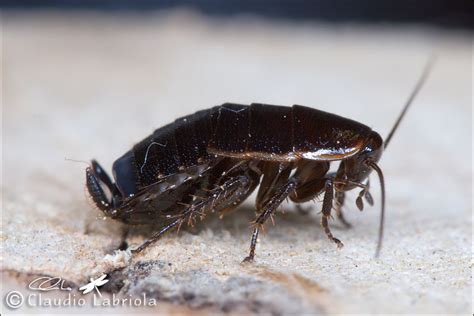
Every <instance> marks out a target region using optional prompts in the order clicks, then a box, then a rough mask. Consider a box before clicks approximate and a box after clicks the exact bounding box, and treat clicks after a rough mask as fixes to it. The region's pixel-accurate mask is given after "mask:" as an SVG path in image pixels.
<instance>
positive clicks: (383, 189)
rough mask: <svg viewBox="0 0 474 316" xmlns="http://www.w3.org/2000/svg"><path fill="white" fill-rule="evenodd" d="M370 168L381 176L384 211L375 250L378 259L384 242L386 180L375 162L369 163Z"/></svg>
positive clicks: (381, 213)
mask: <svg viewBox="0 0 474 316" xmlns="http://www.w3.org/2000/svg"><path fill="white" fill-rule="evenodd" d="M369 166H370V167H372V169H374V170H375V171H376V172H377V174H378V175H379V180H380V188H381V191H382V210H381V212H380V224H379V238H378V241H377V249H376V250H375V257H376V258H377V257H378V256H379V254H380V249H382V240H383V226H384V221H385V180H384V178H383V173H382V169H380V167H379V166H377V164H376V163H375V162H373V161H371V162H369Z"/></svg>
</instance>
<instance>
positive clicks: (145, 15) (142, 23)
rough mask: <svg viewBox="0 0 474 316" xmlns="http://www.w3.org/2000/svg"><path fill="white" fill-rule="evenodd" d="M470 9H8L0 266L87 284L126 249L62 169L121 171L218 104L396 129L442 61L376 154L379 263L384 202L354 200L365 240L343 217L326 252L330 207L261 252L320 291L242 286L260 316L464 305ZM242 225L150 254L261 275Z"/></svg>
mask: <svg viewBox="0 0 474 316" xmlns="http://www.w3.org/2000/svg"><path fill="white" fill-rule="evenodd" d="M472 6H473V2H472V0H466V1H447V0H445V1H443V0H420V1H331V0H323V1H321V0H320V1H299V0H297V1H285V0H278V1H263V0H256V1H236V0H229V1H217V0H214V1H213V0H208V1H206V0H203V1H125V0H117V1H100V0H90V1H79V0H70V1H52V0H49V1H48V0H46V1H41V2H40V1H5V0H4V1H1V7H2V15H1V26H2V51H1V52H2V66H1V67H2V68H1V75H2V101H3V102H2V103H3V104H2V105H3V107H2V119H3V120H2V124H3V126H2V144H3V154H2V158H3V159H2V162H3V165H2V166H3V168H2V170H3V177H2V182H3V184H2V200H3V208H2V215H3V222H2V225H3V230H4V232H5V234H4V237H2V243H3V246H4V258H7V260H5V261H4V263H3V266H2V268H3V269H4V270H9V271H15V272H16V273H18V274H19V275H21V274H32V275H35V274H41V275H58V274H59V275H61V276H62V277H63V278H64V279H67V280H70V281H73V282H77V283H80V282H82V280H87V279H88V277H89V275H88V274H89V273H90V271H92V270H93V268H94V269H98V267H99V268H100V267H102V265H103V264H104V260H102V258H103V256H104V253H105V252H107V251H108V250H107V249H110V248H111V247H112V248H113V245H114V242H116V241H117V240H118V239H119V236H120V234H119V233H118V232H119V230H118V229H115V228H116V226H114V225H115V224H114V223H109V222H107V225H103V223H104V222H103V221H97V220H96V219H97V218H98V217H99V216H100V214H99V212H97V211H96V210H95V209H94V208H93V207H91V206H90V205H89V204H88V203H87V197H86V196H85V194H84V169H85V167H86V165H85V164H83V163H76V162H71V161H67V160H65V159H64V158H69V159H75V160H83V161H89V160H90V159H91V158H96V159H98V160H99V162H100V163H101V164H102V165H103V166H104V167H105V168H106V169H107V170H110V167H111V165H112V163H113V161H114V160H115V159H116V158H117V157H119V156H121V155H122V154H123V153H124V152H125V151H127V150H129V149H130V148H131V146H133V144H135V143H136V142H138V141H140V140H141V139H142V138H144V137H146V136H147V135H149V134H150V133H151V132H152V131H153V130H154V129H155V128H158V127H160V126H163V125H164V124H167V123H169V122H171V121H173V120H174V119H176V118H178V117H180V116H183V115H187V114H190V113H193V112H195V111H198V110H201V109H204V108H208V107H211V106H214V105H219V104H222V103H224V102H236V103H244V104H249V103H252V102H261V103H270V104H280V105H292V104H302V105H307V106H312V107H315V108H319V109H321V110H325V111H329V112H333V113H336V114H339V115H342V116H345V117H349V118H352V119H355V120H357V121H360V122H362V123H364V124H366V125H368V126H370V127H372V128H373V129H374V130H376V131H378V132H379V133H380V134H381V135H382V136H385V135H387V133H388V131H389V130H390V128H391V126H392V124H393V122H394V121H395V119H396V117H397V116H398V114H399V111H400V109H401V108H402V106H403V103H404V102H405V100H406V98H407V97H408V95H409V94H410V92H411V91H412V89H413V87H414V85H415V83H416V81H417V79H418V78H419V76H420V73H421V70H422V68H423V67H424V64H425V63H426V61H427V60H428V59H429V57H430V56H431V55H433V54H435V55H436V56H437V62H436V65H435V67H434V69H433V72H432V74H431V75H430V77H429V79H428V81H427V83H426V85H425V87H424V88H423V89H422V91H421V92H420V95H419V96H418V97H417V99H416V101H415V103H414V105H413V107H412V108H411V109H410V111H409V112H408V115H407V117H406V119H405V120H404V122H403V123H402V124H401V126H400V129H399V131H398V132H397V134H396V135H395V137H394V138H393V141H392V142H391V145H390V149H389V150H388V151H387V153H386V154H385V155H384V157H383V159H382V167H383V168H384V172H385V175H386V179H387V180H386V181H387V188H388V200H387V205H388V209H389V211H388V215H387V222H386V236H385V241H384V243H385V245H384V251H383V257H382V258H381V259H380V260H375V259H374V258H373V251H374V249H375V248H374V247H375V236H376V232H377V227H378V226H377V225H378V207H377V206H376V207H375V208H371V209H368V210H367V211H366V210H364V212H363V213H361V212H359V211H357V210H356V208H355V206H354V205H353V204H354V200H355V198H354V197H350V198H349V200H350V201H352V202H350V203H352V205H351V206H348V211H347V213H346V214H347V215H346V216H347V217H348V219H349V221H350V222H351V223H352V224H353V225H354V228H353V229H351V230H347V231H346V230H343V229H341V228H340V226H337V222H335V221H334V222H332V225H334V229H333V232H334V233H335V234H337V236H338V237H340V238H341V239H342V240H343V241H344V242H345V247H344V250H343V251H340V252H339V251H336V250H335V249H333V248H334V247H332V246H333V245H332V244H330V243H329V242H328V241H327V240H326V238H325V236H324V233H323V232H322V231H321V229H319V224H318V220H319V217H318V216H319V214H318V211H319V210H316V209H315V211H314V212H313V213H312V214H311V215H310V216H312V217H314V219H312V220H311V221H308V220H306V219H305V218H303V217H291V214H290V215H287V217H286V218H285V216H286V215H278V216H283V218H281V219H280V218H279V217H278V216H277V225H276V226H275V227H271V228H270V229H269V232H268V234H267V235H265V236H264V237H262V238H263V240H262V242H261V243H260V244H259V248H258V250H257V253H258V256H259V257H258V260H259V261H258V264H259V265H258V267H259V268H262V267H264V268H268V269H274V270H278V271H279V272H281V273H283V274H284V275H287V276H288V275H293V274H292V273H298V275H303V276H304V277H305V278H307V279H308V280H311V281H312V282H317V284H319V285H318V286H320V287H321V288H323V289H324V297H319V298H317V299H315V297H314V295H315V294H314V292H311V291H308V290H307V289H306V288H303V289H302V290H301V289H300V290H299V291H296V292H295V291H294V290H289V291H288V292H283V294H281V295H282V296H278V298H277V299H274V298H268V300H265V295H263V296H262V295H261V294H262V293H254V292H252V291H254V289H247V288H245V289H241V291H240V292H239V290H236V292H233V293H237V294H235V295H237V296H236V297H234V299H236V300H237V301H238V302H241V304H242V306H244V305H245V302H246V300H247V299H248V297H250V296H252V297H255V300H257V303H258V304H257V303H255V304H254V305H252V306H259V307H258V308H260V309H257V311H267V312H268V311H270V312H274V313H276V314H279V313H285V312H286V313H287V314H288V313H325V312H327V313H349V312H351V313H357V312H359V313H369V312H378V313H381V312H392V313H406V312H412V313H416V312H418V313H430V312H431V313H466V312H470V311H471V304H472V301H471V298H472V297H471V294H472V292H471V281H472V280H471V263H470V261H471V255H470V254H471V252H472V251H471V245H472V237H471V224H470V223H471V212H472V206H471V205H472V204H471V201H472V184H471V180H472V170H471V161H472V154H471V152H472V151H471V149H472V136H471V135H472V130H471V127H472V27H473V21H474V19H473V18H472ZM377 190H378V188H377V186H376V185H375V186H374V192H373V193H372V195H373V196H374V197H375V198H376V199H377V201H378V196H379V195H378V194H379V193H378V192H377ZM316 205H317V206H312V207H314V208H318V207H319V205H318V204H316ZM247 209H249V210H252V209H253V199H252V198H251V199H249V201H248V202H247ZM248 213H249V215H248V216H243V217H242V219H240V217H239V216H240V214H236V216H235V217H230V219H227V220H226V221H225V224H223V225H222V226H220V225H221V224H216V223H215V224H214V226H212V225H211V226H210V227H211V233H206V234H199V233H196V234H195V235H192V236H191V237H190V235H187V234H186V233H183V234H181V235H179V236H180V237H179V238H178V237H177V238H175V239H172V240H171V241H168V242H167V243H165V244H163V245H162V246H158V247H156V249H157V250H156V251H159V253H158V254H156V253H155V256H154V257H153V256H151V257H149V258H148V260H157V258H158V259H159V260H161V261H163V262H172V263H173V271H172V273H178V272H179V273H181V272H183V271H184V272H186V271H189V270H192V269H198V270H199V269H204V270H205V272H206V273H208V275H209V278H213V277H215V278H218V279H219V278H220V279H222V278H224V277H229V276H234V275H246V276H248V277H249V278H250V277H252V278H253V277H254V275H253V276H252V273H251V271H250V272H249V271H248V270H245V269H244V268H241V267H240V266H239V264H238V263H239V262H240V260H241V259H242V257H243V255H244V254H246V252H247V248H248V242H249V236H250V235H249V234H250V230H249V225H248V221H249V220H250V218H251V217H252V215H253V214H252V212H248ZM290 213H291V212H290ZM288 217H289V218H288ZM91 222H92V226H93V227H95V228H93V229H91V230H90V229H89V227H90V226H91ZM218 223H219V222H218ZM224 226H225V231H226V232H223V231H224V228H222V227H224ZM86 231H87V232H88V233H85V232H86ZM226 236H227V237H226ZM228 236H231V237H228ZM180 238H183V239H184V240H185V241H182V240H180ZM186 238H187V239H186ZM139 242H140V240H136V241H135V243H139ZM111 245H112V246H111ZM203 245H205V246H203ZM203 247H206V248H205V249H206V251H205V253H206V254H207V256H206V257H204V252H203V251H202V249H204V248H203ZM224 250H225V251H224ZM152 254H153V253H152ZM190 254H192V256H191V255H190ZM177 258H178V259H177ZM53 259H54V260H53ZM203 262H204V263H206V264H203ZM199 271H200V270H199ZM184 272H183V273H184ZM170 273H171V272H170ZM178 279H179V278H178ZM191 279H192V278H191ZM15 280H16V279H14V280H13V281H14V282H16V281H15ZM280 281H281V280H280ZM150 282H152V281H150ZM176 282H177V281H176ZM259 282H260V281H259ZM243 283H245V282H243ZM290 283H291V282H290ZM209 284H211V283H209ZM212 284H214V283H212ZM265 284H266V283H265ZM178 285H179V284H178ZM150 286H152V285H150ZM160 286H163V285H160ZM173 286H175V287H176V285H175V284H173V283H170V287H172V288H174V287H173ZM178 287H179V286H178ZM200 290H201V289H199V288H198V291H197V293H195V294H196V295H195V296H196V297H203V296H202V293H201V292H199V291H200ZM170 291H171V290H170ZM170 291H168V292H167V289H164V292H163V293H165V294H166V293H171V292H170ZM209 292H210V293H211V294H209V296H205V297H207V298H208V301H206V303H207V304H208V305H206V306H213V307H215V308H217V309H219V310H222V306H223V304H224V303H225V302H224V303H223V302H222V301H220V299H215V298H213V294H215V293H221V292H222V291H221V290H220V289H215V288H212V287H211V288H210V290H209ZM257 292H258V291H257ZM269 292H271V291H269ZM238 293H240V294H238ZM245 293H253V294H252V295H247V294H245ZM272 293H273V292H272ZM285 293H286V294H285ZM295 293H296V294H295ZM318 293H319V292H318ZM254 294H255V295H254ZM239 295H241V296H239ZM245 295H247V296H245ZM279 295H280V294H279ZM295 295H296V296H295ZM260 297H263V298H262V299H261V301H258V300H259V299H260ZM295 297H297V298H298V299H296V300H294V298H295ZM161 298H162V299H163V300H165V301H171V302H173V297H167V296H166V295H164V296H162V297H161ZM223 299H224V300H225V298H223ZM300 299H301V300H300ZM2 301H3V300H2ZM303 301H304V302H306V303H304V304H303V303H302V302H303ZM308 302H310V303H308ZM392 302H395V303H396V304H391V303H392ZM179 303H180V304H182V301H180V302H179ZM224 305H225V304H224ZM237 305H238V304H237ZM226 306H227V305H226ZM232 306H233V305H232ZM173 308H174V307H173ZM239 311H240V310H239Z"/></svg>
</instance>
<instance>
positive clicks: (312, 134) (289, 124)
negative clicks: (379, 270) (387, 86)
mask: <svg viewBox="0 0 474 316" xmlns="http://www.w3.org/2000/svg"><path fill="white" fill-rule="evenodd" d="M428 68H429V67H427V68H425V71H424V73H423V76H422V77H421V79H420V80H419V82H418V84H417V86H416V88H415V89H414V91H413V92H412V95H411V96H410V98H409V100H408V102H407V103H406V105H405V107H404V110H403V111H402V114H401V115H400V116H399V118H398V120H397V122H396V124H395V126H394V127H393V128H392V131H391V133H390V134H389V136H388V137H387V139H386V141H385V143H384V141H383V140H382V138H381V137H380V135H379V134H378V133H377V132H375V131H373V130H371V129H370V128H369V127H367V126H366V125H364V124H361V123H359V122H356V121H353V120H350V119H347V118H344V117H341V116H338V115H335V114H331V113H327V112H323V111H320V110H317V109H314V108H310V107H305V106H300V105H294V106H292V107H286V106H276V105H266V104H256V103H254V104H251V105H241V104H232V103H226V104H223V105H220V106H216V107H212V108H210V109H206V110H202V111H199V112H196V113H194V114H191V115H188V116H185V117H182V118H179V119H177V120H175V121H174V122H173V123H171V124H168V125H166V126H164V127H161V128H159V129H157V130H155V131H154V132H153V134H151V135H150V136H148V137H147V138H145V139H144V140H142V141H141V142H139V143H138V144H136V145H135V146H134V147H133V148H132V149H131V150H130V151H128V152H126V153H125V154H124V155H123V156H122V157H120V158H118V159H117V160H116V161H115V162H114V164H113V177H114V180H115V182H112V180H111V178H110V177H109V176H108V175H107V173H106V172H105V171H104V170H103V168H102V167H101V166H100V165H99V164H98V163H97V162H96V161H95V160H93V161H92V164H91V166H90V167H88V168H87V170H86V178H87V189H88V191H89V193H90V196H91V197H92V200H93V202H94V203H95V205H96V206H97V207H98V208H99V209H100V210H102V211H103V212H104V213H105V215H106V216H108V217H111V218H113V219H116V220H119V221H121V222H124V223H127V224H151V223H153V224H155V225H156V224H159V225H160V227H161V228H160V229H159V230H158V231H157V232H156V233H155V234H154V235H153V236H152V237H151V238H150V239H148V240H147V241H146V242H145V243H143V244H142V245H140V246H139V247H138V248H136V249H134V250H133V252H134V253H138V252H140V251H142V250H143V249H145V248H146V247H147V246H149V245H150V244H151V243H152V242H154V241H156V240H157V239H158V238H159V237H160V236H161V235H163V234H164V233H165V232H167V231H169V230H171V229H173V228H177V227H179V226H181V225H182V224H183V223H187V224H190V223H192V222H193V221H194V220H195V218H196V217H198V218H203V217H204V216H205V215H206V214H207V213H209V212H218V213H222V212H227V211H229V210H232V209H234V208H236V207H237V206H238V205H239V204H241V203H242V202H243V201H244V200H245V199H246V198H247V197H248V196H249V195H250V194H251V193H252V192H253V191H254V190H256V189H257V187H258V191H257V198H256V206H255V208H256V214H257V215H256V219H255V222H254V224H255V226H254V231H253V234H252V238H251V244H250V253H249V255H248V256H247V257H246V258H245V259H244V261H252V260H253V258H254V255H255V246H256V242H257V237H258V234H259V230H260V229H261V227H262V225H263V224H264V223H265V222H266V221H267V219H268V218H269V217H271V216H272V214H273V213H274V212H275V210H276V209H277V208H278V206H279V205H280V204H281V203H282V202H283V201H284V200H285V199H287V198H289V200H291V201H292V202H294V203H303V202H307V201H310V200H312V199H314V198H315V197H317V196H319V195H322V201H323V202H322V216H321V225H322V227H323V229H324V231H325V233H326V235H327V236H328V238H329V239H330V240H332V241H333V242H335V243H336V244H337V246H338V247H342V245H343V244H342V242H341V241H340V240H339V239H337V238H335V237H334V236H333V235H332V233H331V230H330V228H329V226H328V219H329V218H330V217H331V211H332V209H333V202H334V201H335V202H336V203H335V206H336V207H335V212H336V215H337V216H338V217H339V218H340V219H341V220H342V221H343V223H346V224H347V222H346V221H345V220H344V217H343V214H342V210H341V208H342V206H343V204H344V196H345V192H347V191H349V190H352V189H356V188H359V189H361V191H360V193H359V195H358V198H357V199H356V204H357V206H358V207H359V208H360V209H362V208H363V202H362V198H363V197H365V198H366V200H367V201H368V202H369V203H370V204H372V203H373V202H372V198H371V196H370V193H369V185H368V176H369V174H370V173H371V171H372V170H375V171H376V172H377V174H378V176H379V178H380V181H381V188H382V192H381V193H382V213H381V214H382V215H381V224H380V230H379V241H378V246H377V253H378V251H379V250H380V246H381V240H382V232H383V218H384V215H383V214H384V208H385V207H384V204H385V188H384V184H383V183H384V181H383V175H382V171H381V169H380V168H379V166H378V165H377V163H378V161H379V159H380V157H381V155H382V152H383V150H384V148H386V147H387V144H388V141H389V140H390V138H391V136H392V135H393V132H394V131H395V129H396V128H397V126H398V124H399V123H400V120H401V119H402V117H403V115H404V114H405V112H406V110H407V108H408V107H409V105H410V104H411V102H412V100H413V98H414V96H415V95H416V93H417V92H418V90H419V88H420V87H421V85H422V83H423V82H424V80H425V78H426V75H427V72H428ZM334 162H338V163H339V167H338V169H337V171H336V172H329V169H330V164H331V163H334ZM105 190H108V191H109V192H108V193H110V194H106V191H105ZM109 196H111V197H109Z"/></svg>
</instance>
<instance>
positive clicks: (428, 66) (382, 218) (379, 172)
mask: <svg viewBox="0 0 474 316" xmlns="http://www.w3.org/2000/svg"><path fill="white" fill-rule="evenodd" d="M435 59H436V57H435V56H434V55H433V56H431V57H430V59H429V60H428V62H427V63H426V65H425V68H424V69H423V72H422V74H421V77H420V79H418V82H417V83H416V86H415V88H414V89H413V91H412V92H411V94H410V97H409V98H408V100H407V102H406V103H405V106H404V107H403V110H402V112H401V113H400V115H399V116H398V118H397V121H396V122H395V124H394V125H393V127H392V130H391V131H390V133H389V134H388V136H387V138H386V139H385V142H384V149H386V148H387V146H388V143H389V142H390V139H392V136H393V134H394V133H395V131H396V130H397V128H398V125H400V122H401V121H402V119H403V117H404V116H405V113H406V112H407V110H408V108H409V107H410V105H411V104H412V103H413V100H414V99H415V97H416V96H417V94H418V92H419V91H420V90H421V88H422V87H423V85H424V84H425V82H426V79H427V78H428V75H429V74H430V72H431V69H432V68H433V65H434V62H435ZM368 164H369V166H370V167H371V168H372V169H374V170H375V172H377V175H378V176H379V180H380V189H381V194H382V196H381V198H382V208H381V211H380V224H379V235H378V241H377V248H376V250H375V257H376V258H377V257H378V256H379V255H380V250H381V249H382V240H383V228H384V222H385V181H384V177H383V172H382V169H380V167H379V166H378V165H377V164H376V163H375V162H373V161H371V162H369V163H368Z"/></svg>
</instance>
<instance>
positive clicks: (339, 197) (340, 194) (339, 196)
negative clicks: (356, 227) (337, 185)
mask: <svg viewBox="0 0 474 316" xmlns="http://www.w3.org/2000/svg"><path fill="white" fill-rule="evenodd" d="M345 197H346V195H345V192H344V191H336V194H335V200H336V207H335V210H336V215H337V218H338V219H339V221H340V222H341V223H342V224H343V225H344V226H345V227H346V228H351V227H352V225H351V223H349V222H348V221H347V220H346V218H345V217H344V213H343V212H342V207H343V206H344V200H345Z"/></svg>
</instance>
